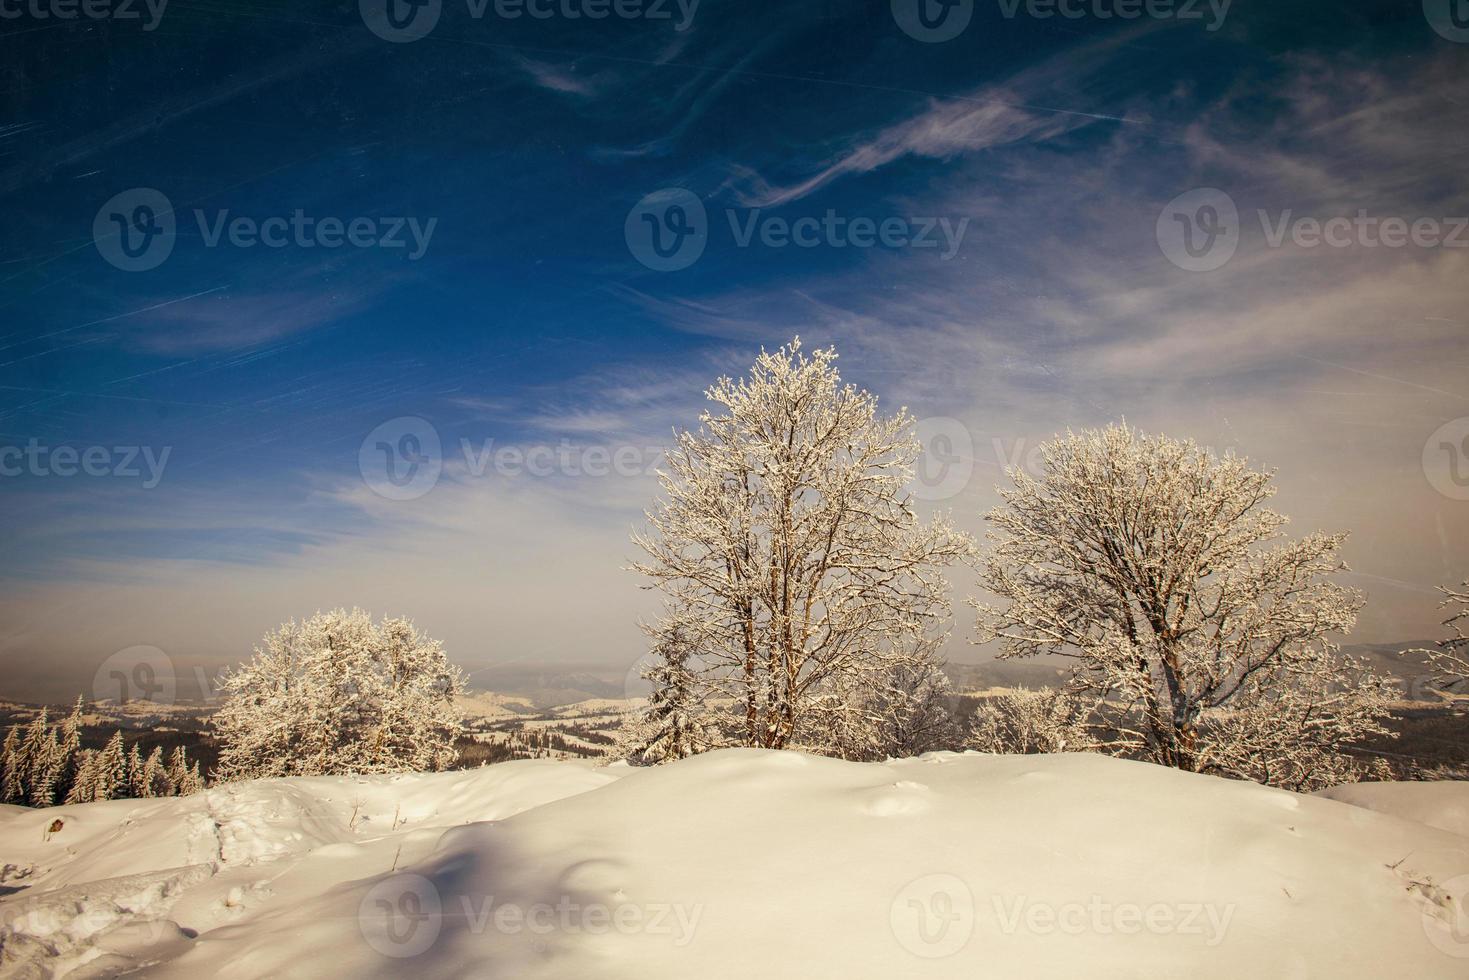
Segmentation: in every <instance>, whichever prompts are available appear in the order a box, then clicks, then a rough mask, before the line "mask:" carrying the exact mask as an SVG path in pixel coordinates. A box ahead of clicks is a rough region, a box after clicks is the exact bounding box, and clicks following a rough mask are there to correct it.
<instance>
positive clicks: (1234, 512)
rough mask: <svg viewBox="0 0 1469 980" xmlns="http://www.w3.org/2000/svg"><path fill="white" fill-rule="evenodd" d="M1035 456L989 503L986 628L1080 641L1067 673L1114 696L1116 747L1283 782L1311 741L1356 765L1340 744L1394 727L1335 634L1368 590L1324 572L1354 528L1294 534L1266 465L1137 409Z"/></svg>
mask: <svg viewBox="0 0 1469 980" xmlns="http://www.w3.org/2000/svg"><path fill="white" fill-rule="evenodd" d="M1040 456H1041V464H1042V473H1041V475H1040V476H1038V477H1033V476H1031V475H1029V474H1028V473H1026V472H1024V471H1020V470H1012V471H1010V475H1011V476H1012V478H1013V479H1014V486H1013V487H1012V488H1009V489H1002V490H1001V491H1000V494H1001V497H1002V498H1003V501H1004V503H1003V504H1002V505H1001V506H999V507H997V508H995V509H994V510H993V511H991V512H990V514H989V515H988V519H989V521H990V523H991V525H992V526H993V528H994V530H993V531H992V533H991V534H990V539H991V541H992V542H993V547H992V549H991V551H990V553H989V555H988V556H987V558H986V560H985V562H984V564H983V567H982V581H983V584H984V585H985V587H986V588H987V589H988V590H989V591H990V592H991V593H993V594H994V595H995V596H996V597H998V599H999V602H998V603H997V604H988V603H976V608H977V609H978V611H979V614H980V616H979V639H980V640H981V642H984V641H989V640H999V641H1001V643H1002V647H1001V654H1000V655H1001V656H1003V657H1020V656H1030V655H1035V654H1047V653H1052V654H1060V655H1062V656H1067V657H1071V658H1073V659H1074V660H1075V661H1076V667H1075V669H1074V670H1073V673H1072V677H1071V682H1070V684H1069V686H1068V690H1069V692H1070V693H1071V694H1073V695H1075V696H1077V697H1089V698H1091V699H1092V700H1093V701H1094V703H1096V704H1098V705H1099V707H1100V708H1101V709H1102V711H1103V712H1104V713H1105V715H1106V717H1105V718H1104V719H1103V724H1102V725H1100V726H1099V728H1098V730H1099V732H1100V731H1101V730H1106V731H1107V732H1108V734H1109V736H1110V737H1109V740H1108V748H1109V749H1110V750H1111V751H1115V752H1120V753H1124V754H1130V755H1133V756H1136V757H1140V758H1144V759H1148V760H1150V761H1153V762H1157V763H1160V764H1162V765H1168V766H1175V767H1178V768H1180V769H1187V770H1193V771H1201V772H1217V773H1221V774H1225V775H1234V776H1242V777H1246V778H1266V779H1269V780H1270V781H1272V782H1280V783H1287V782H1290V781H1291V780H1292V779H1293V778H1294V777H1291V776H1284V775H1281V773H1282V772H1285V771H1294V770H1295V769H1296V768H1298V765H1297V764H1293V763H1290V762H1289V761H1288V760H1292V759H1300V758H1304V757H1305V756H1303V754H1302V753H1303V752H1305V747H1306V746H1308V745H1309V746H1311V752H1310V753H1309V756H1310V758H1312V759H1314V760H1315V761H1314V763H1312V764H1314V765H1318V766H1321V765H1324V764H1326V763H1327V762H1330V763H1331V764H1332V765H1333V766H1339V767H1342V768H1348V767H1349V761H1350V760H1348V759H1347V757H1346V756H1345V755H1344V753H1343V752H1342V748H1343V747H1344V746H1346V745H1349V744H1350V743H1353V742H1356V741H1359V740H1361V739H1363V738H1366V737H1369V736H1372V735H1378V734H1384V733H1385V732H1384V729H1383V727H1382V725H1381V723H1380V722H1381V718H1382V716H1383V715H1384V714H1385V702H1384V701H1383V699H1382V690H1383V685H1384V683H1385V682H1384V681H1383V680H1382V679H1381V678H1379V677H1375V676H1373V675H1371V674H1370V673H1368V672H1366V671H1365V670H1363V669H1361V667H1360V665H1357V664H1353V663H1351V662H1349V661H1347V660H1345V659H1344V658H1341V657H1340V656H1339V655H1338V648H1337V647H1336V645H1335V644H1334V643H1332V642H1331V640H1330V637H1331V636H1332V635H1333V634H1338V633H1345V632H1347V631H1349V630H1350V629H1351V627H1352V626H1353V625H1354V623H1355V621H1356V613H1357V610H1358V608H1359V607H1360V606H1361V598H1360V596H1359V595H1358V594H1357V593H1356V592H1354V591H1353V590H1351V589H1347V588H1344V587H1341V586H1338V585H1336V584H1334V583H1332V582H1331V581H1329V580H1328V579H1327V576H1329V575H1331V574H1333V573H1336V572H1339V571H1343V570H1345V568H1346V566H1345V565H1344V564H1343V562H1342V560H1341V558H1340V551H1341V547H1342V544H1343V542H1344V540H1345V537H1346V536H1345V535H1344V534H1311V535H1307V536H1306V537H1304V538H1301V539H1299V540H1296V541H1284V540H1283V537H1284V536H1283V533H1282V528H1283V527H1284V525H1285V523H1286V518H1284V517H1283V516H1281V515H1279V514H1277V513H1275V512H1274V511H1271V510H1269V509H1267V508H1266V507H1265V506H1264V505H1265V502H1266V501H1267V500H1269V499H1270V497H1271V496H1273V494H1274V492H1275V491H1274V488H1273V486H1272V485H1271V478H1272V474H1270V473H1265V472H1256V471H1253V470H1251V469H1250V468H1249V466H1248V464H1247V461H1246V460H1243V459H1240V458H1238V457H1236V456H1235V455H1234V454H1232V453H1230V454H1227V455H1225V456H1224V457H1222V458H1220V457H1216V456H1215V455H1214V454H1212V453H1210V452H1208V451H1206V450H1204V449H1202V448H1200V447H1199V446H1198V445H1196V444H1195V443H1193V442H1191V441H1188V442H1180V441H1177V440H1173V439H1170V438H1168V437H1166V436H1161V435H1159V436H1151V437H1149V436H1145V435H1143V434H1141V433H1138V432H1136V431H1135V430H1133V429H1131V428H1129V427H1127V426H1126V425H1120V426H1115V425H1114V426H1110V427H1108V428H1106V429H1103V430H1100V431H1086V432H1082V433H1080V434H1073V433H1070V432H1068V433H1067V434H1066V436H1064V437H1061V438H1057V439H1055V440H1053V441H1051V442H1048V443H1045V444H1043V445H1042V446H1041V447H1040ZM1271 717H1274V718H1276V719H1277V723H1276V724H1274V725H1271V724H1268V723H1266V722H1267V721H1268V719H1269V718H1271ZM1326 733H1329V736H1327V734H1326ZM1318 736H1323V737H1318ZM1246 745H1248V751H1245V746H1246ZM1242 752H1243V754H1242Z"/></svg>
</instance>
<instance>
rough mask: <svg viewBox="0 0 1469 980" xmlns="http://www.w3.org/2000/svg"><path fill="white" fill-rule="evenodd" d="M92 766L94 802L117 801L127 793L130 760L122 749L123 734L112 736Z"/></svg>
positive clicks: (118, 733) (117, 733)
mask: <svg viewBox="0 0 1469 980" xmlns="http://www.w3.org/2000/svg"><path fill="white" fill-rule="evenodd" d="M92 766H93V770H92V799H93V800H115V799H117V798H118V797H119V796H121V795H122V794H123V793H125V792H126V791H127V786H128V759H127V754H126V752H124V750H123V747H122V732H120V731H119V732H114V733H113V734H112V738H110V739H108V740H107V745H106V746H105V747H103V749H102V751H101V752H99V753H97V757H96V758H95V759H93V760H92Z"/></svg>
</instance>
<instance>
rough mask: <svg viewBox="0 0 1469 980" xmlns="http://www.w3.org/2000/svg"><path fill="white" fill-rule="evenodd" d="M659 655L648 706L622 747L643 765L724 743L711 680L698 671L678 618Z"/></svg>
mask: <svg viewBox="0 0 1469 980" xmlns="http://www.w3.org/2000/svg"><path fill="white" fill-rule="evenodd" d="M653 652H654V654H655V655H656V657H657V659H656V660H655V661H654V662H653V663H652V664H651V665H650V666H649V667H648V668H647V669H646V670H645V671H643V675H642V676H643V679H644V680H646V681H648V682H649V683H650V684H651V685H652V693H651V694H650V695H649V697H648V704H647V706H646V707H645V708H644V709H643V710H642V711H641V712H639V714H638V716H637V717H635V718H633V719H632V720H631V722H630V724H629V727H628V734H627V737H626V739H625V740H624V744H623V746H622V747H621V749H622V750H621V752H620V753H619V754H622V755H623V756H624V758H626V759H628V760H629V761H631V762H633V763H635V764H638V765H656V764H658V763H660V762H673V761H676V760H678V759H686V758H688V757H689V756H691V755H693V754H694V753H696V752H702V751H705V750H706V749H709V748H713V747H715V746H716V745H717V744H718V741H719V739H718V733H717V730H715V729H714V728H713V727H712V726H713V725H715V724H717V722H716V721H715V719H713V718H712V717H711V710H710V706H709V705H708V704H706V703H705V701H704V697H705V685H704V684H703V683H702V682H701V680H700V679H699V678H698V677H696V676H695V675H694V673H693V668H692V666H691V664H690V650H689V646H688V642H687V639H686V637H685V634H684V632H683V630H682V628H681V627H680V626H679V625H678V624H677V623H676V622H675V623H673V624H671V625H670V626H669V627H668V628H667V630H666V632H665V633H664V634H663V635H662V636H661V637H659V640H658V643H657V645H656V646H655V647H654V651H653Z"/></svg>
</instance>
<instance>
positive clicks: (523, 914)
mask: <svg viewBox="0 0 1469 980" xmlns="http://www.w3.org/2000/svg"><path fill="white" fill-rule="evenodd" d="M1394 789H1395V787H1391V786H1385V787H1382V792H1383V793H1384V794H1386V793H1391V792H1392V790H1394ZM56 819H60V820H61V821H62V822H63V827H62V828H61V829H60V830H58V831H56V832H55V833H48V832H47V828H48V827H49V826H50V825H51V821H53V820H56ZM0 851H3V863H4V865H5V866H6V868H5V878H6V880H5V881H4V882H3V885H4V888H5V890H6V891H10V892H11V893H10V894H9V895H7V896H6V897H5V898H3V899H0V901H3V902H4V908H3V917H4V922H5V937H4V942H5V946H4V971H5V972H6V973H7V974H8V975H15V976H27V975H36V976H45V975H47V974H48V973H53V974H62V973H66V972H67V971H72V973H71V975H73V976H94V975H99V974H109V975H111V974H115V973H117V972H120V971H128V970H136V971H138V973H139V974H140V975H143V976H158V977H179V978H184V977H188V978H193V977H200V976H216V975H217V976H221V977H266V976H272V977H274V976H287V977H291V976H299V977H308V976H309V977H324V976H352V977H397V976H402V975H405V974H411V975H413V976H415V977H423V978H428V977H460V976H471V975H473V976H514V977H518V978H520V977H525V978H553V977H554V978H570V977H598V978H635V977H636V978H657V977H670V978H672V977H680V978H682V977H691V976H692V977H700V978H721V977H731V978H733V977H739V978H742V980H743V978H747V977H750V976H760V977H772V978H776V977H792V978H795V977H799V978H808V977H885V978H886V977H964V978H966V980H972V978H978V977H1067V978H1074V977H1076V976H1086V977H1129V978H1131V977H1135V976H1139V975H1148V976H1189V977H1221V978H1222V977H1229V978H1236V977H1239V976H1250V975H1253V976H1260V977H1359V976H1360V977H1378V976H1391V975H1413V976H1423V977H1462V976H1464V975H1465V974H1466V973H1469V922H1466V921H1464V920H1463V919H1462V918H1460V916H1461V915H1462V912H1461V909H1460V906H1459V905H1458V904H1457V903H1458V901H1461V900H1462V899H1463V897H1464V896H1463V892H1464V891H1466V890H1469V838H1466V837H1463V836H1460V835H1457V834H1454V833H1450V832H1447V831H1445V830H1442V829H1437V828H1434V827H1430V826H1428V825H1426V824H1424V823H1420V822H1416V821H1412V820H1408V819H1404V818H1402V817H1398V816H1392V815H1389V814H1385V813H1378V812H1373V811H1372V810H1369V809H1364V808H1361V807H1357V806H1352V805H1348V804H1346V803H1341V802H1336V801H1333V800H1328V799H1322V798H1316V797H1310V796H1301V795H1297V794H1293V793H1288V792H1284V791H1280V790H1274V789H1268V788H1265V787H1261V786H1257V785H1254V784H1250V783H1241V782H1230V781H1225V780H1221V779H1216V778H1213V777H1206V776H1196V775H1191V774H1186V773H1180V772H1176V771H1172V770H1168V769H1163V768H1159V767H1156V766H1151V765H1146V764H1142V763H1133V762H1125V761H1120V760H1116V759H1111V758H1105V757H1101V756H1095V755H1057V756H980V755H974V754H965V755H954V754H950V753H940V754H934V755H930V756H925V757H922V758H919V759H912V760H905V761H897V762H888V763H883V764H858V763H846V762H839V761H834V760H831V759H824V758H817V757H812V756H806V755H802V754H798V753H794V752H761V751H754V750H729V751H723V752H715V753H710V754H708V755H703V756H698V757H695V758H692V759H689V760H686V761H684V762H680V763H676V764H673V765H669V766H664V767H659V768H656V769H649V770H628V769H626V768H624V767H612V768H606V769H596V768H591V767H588V766H585V765H580V764H574V763H555V762H545V761H537V762H520V763H508V764H504V765H499V766H491V767H488V768H486V769H482V770H477V771H473V772H460V773H442V774H435V775H423V776H402V777H373V778H361V779H351V778H325V777H318V778H309V779H308V778H298V779H281V780H267V781H259V782H251V783H241V784H233V785H227V786H223V787H220V788H218V789H214V790H211V791H209V792H208V793H206V794H203V795H202V796H199V797H193V798H184V799H170V800H146V801H123V802H112V803H100V804H89V805H85V806H74V807H63V808H56V809H51V810H45V811H30V812H23V813H13V812H7V813H5V814H0Z"/></svg>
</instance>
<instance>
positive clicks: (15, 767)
mask: <svg viewBox="0 0 1469 980" xmlns="http://www.w3.org/2000/svg"><path fill="white" fill-rule="evenodd" d="M21 761H22V757H21V754H20V729H19V728H18V727H16V726H11V729H10V734H8V735H6V736H5V749H4V779H3V782H0V800H3V801H4V802H6V803H20V802H23V801H24V800H25V779H24V776H23V770H22V766H21Z"/></svg>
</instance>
